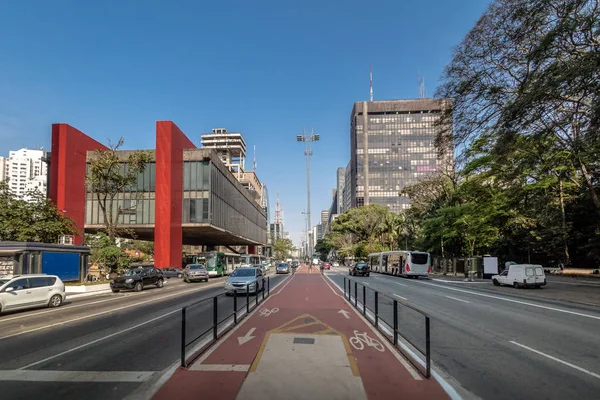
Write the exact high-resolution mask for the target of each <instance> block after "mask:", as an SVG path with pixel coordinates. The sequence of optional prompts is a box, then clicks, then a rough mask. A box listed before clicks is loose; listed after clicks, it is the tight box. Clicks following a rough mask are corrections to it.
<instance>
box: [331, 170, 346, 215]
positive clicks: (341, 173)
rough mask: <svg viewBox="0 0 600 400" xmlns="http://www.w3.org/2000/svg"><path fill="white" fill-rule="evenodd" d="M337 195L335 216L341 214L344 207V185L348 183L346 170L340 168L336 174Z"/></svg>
mask: <svg viewBox="0 0 600 400" xmlns="http://www.w3.org/2000/svg"><path fill="white" fill-rule="evenodd" d="M336 178H337V179H336V184H337V185H336V193H337V201H336V205H337V207H336V209H335V212H334V214H341V213H342V212H343V211H342V208H343V205H344V197H343V196H344V185H345V182H346V168H344V167H340V168H338V169H337V172H336Z"/></svg>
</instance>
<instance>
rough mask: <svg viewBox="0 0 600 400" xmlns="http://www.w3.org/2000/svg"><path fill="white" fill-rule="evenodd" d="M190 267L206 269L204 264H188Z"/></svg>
mask: <svg viewBox="0 0 600 400" xmlns="http://www.w3.org/2000/svg"><path fill="white" fill-rule="evenodd" d="M188 268H189V269H205V267H204V265H203V264H192V265H189V266H188Z"/></svg>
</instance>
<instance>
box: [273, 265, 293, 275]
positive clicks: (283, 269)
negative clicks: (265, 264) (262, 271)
mask: <svg viewBox="0 0 600 400" xmlns="http://www.w3.org/2000/svg"><path fill="white" fill-rule="evenodd" d="M275 273H276V274H289V273H290V265H289V264H288V263H283V262H282V263H279V264H277V267H276V268H275Z"/></svg>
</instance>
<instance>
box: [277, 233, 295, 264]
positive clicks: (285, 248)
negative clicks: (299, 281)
mask: <svg viewBox="0 0 600 400" xmlns="http://www.w3.org/2000/svg"><path fill="white" fill-rule="evenodd" d="M293 250H296V248H295V247H294V244H293V243H292V241H291V240H290V239H281V238H279V239H275V243H273V254H275V258H277V259H278V260H285V259H287V258H289V257H290V256H291V254H292V251H293Z"/></svg>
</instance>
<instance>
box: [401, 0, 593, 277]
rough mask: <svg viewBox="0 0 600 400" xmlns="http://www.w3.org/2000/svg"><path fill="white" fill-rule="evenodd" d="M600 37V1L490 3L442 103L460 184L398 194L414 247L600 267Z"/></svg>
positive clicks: (444, 145) (443, 134)
mask: <svg viewBox="0 0 600 400" xmlns="http://www.w3.org/2000/svg"><path fill="white" fill-rule="evenodd" d="M598 26H600V7H599V4H598V1H592V0H531V1H522V0H495V1H493V2H492V4H491V5H490V6H489V8H488V10H487V11H486V12H485V13H484V14H483V15H482V17H481V18H480V19H479V21H478V22H477V24H476V25H475V26H474V27H473V29H472V30H471V31H470V32H469V33H468V34H467V35H466V37H465V38H464V40H463V41H462V43H461V44H460V45H459V46H458V47H457V48H456V49H455V50H454V54H453V59H452V61H451V62H450V64H449V65H448V66H447V67H446V69H445V72H444V75H443V77H442V84H441V86H440V87H439V88H438V91H437V93H436V95H437V96H439V97H444V98H450V99H452V106H451V107H450V108H448V109H447V110H446V111H445V112H444V113H442V115H441V118H440V119H439V121H438V126H439V128H440V134H439V136H438V138H437V141H436V145H437V148H438V150H439V152H440V154H444V153H447V152H448V151H449V150H450V149H456V152H455V155H456V164H455V170H456V173H455V175H454V176H450V175H447V174H444V173H440V174H439V175H438V176H432V177H427V178H426V179H424V180H423V181H422V182H419V183H418V184H416V185H413V186H411V187H409V188H405V189H404V190H403V193H402V194H403V195H407V196H408V197H410V198H411V200H412V204H413V208H412V209H411V210H409V211H408V212H407V213H406V219H407V221H408V222H407V224H406V225H407V229H408V231H409V235H410V236H411V237H414V238H416V241H417V243H419V244H420V245H422V246H423V247H425V248H427V249H429V250H430V251H434V252H438V253H442V254H444V253H446V255H461V256H468V255H472V254H482V253H485V252H493V253H495V254H498V255H500V256H504V257H506V258H510V259H513V260H515V261H527V260H529V259H531V260H532V261H533V260H536V261H537V262H549V261H553V260H556V259H561V260H562V261H563V262H565V263H568V262H569V261H570V260H571V259H573V260H574V261H575V262H576V263H577V262H578V263H579V264H580V265H586V266H590V263H592V262H597V261H598V260H600V252H599V250H598V249H599V248H598V244H600V243H599V242H600V239H599V236H598V232H597V226H598V224H599V223H600V200H599V199H598V194H597V190H598V177H600V161H599V159H598V157H597V154H598V150H600V135H599V134H598V128H599V127H600V79H599V77H598V71H599V69H598V65H600V42H599V41H598ZM413 223H414V225H413V226H416V229H414V230H413V229H412V228H411V225H412V224H413Z"/></svg>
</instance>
